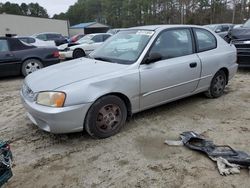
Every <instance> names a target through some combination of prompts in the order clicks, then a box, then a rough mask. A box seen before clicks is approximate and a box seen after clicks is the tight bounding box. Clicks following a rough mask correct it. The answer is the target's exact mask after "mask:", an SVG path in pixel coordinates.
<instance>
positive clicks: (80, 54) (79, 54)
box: [73, 49, 86, 59]
mask: <svg viewBox="0 0 250 188" xmlns="http://www.w3.org/2000/svg"><path fill="white" fill-rule="evenodd" d="M84 56H86V54H85V52H84V51H83V50H81V49H76V50H74V52H73V59H77V58H80V57H84Z"/></svg>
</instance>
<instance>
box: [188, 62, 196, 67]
mask: <svg viewBox="0 0 250 188" xmlns="http://www.w3.org/2000/svg"><path fill="white" fill-rule="evenodd" d="M189 66H190V68H195V67H197V63H196V62H194V63H190V64H189Z"/></svg>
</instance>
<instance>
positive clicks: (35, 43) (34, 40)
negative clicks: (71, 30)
mask: <svg viewBox="0 0 250 188" xmlns="http://www.w3.org/2000/svg"><path fill="white" fill-rule="evenodd" d="M16 38H18V39H19V40H21V41H22V42H25V43H27V44H31V45H33V46H37V47H46V46H47V47H55V46H56V44H55V42H54V41H43V40H40V39H38V38H35V37H26V36H17V37H16Z"/></svg>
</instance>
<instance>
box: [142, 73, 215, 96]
mask: <svg viewBox="0 0 250 188" xmlns="http://www.w3.org/2000/svg"><path fill="white" fill-rule="evenodd" d="M212 76H213V75H212V74H210V75H207V76H203V77H200V78H196V79H193V80H189V81H187V82H182V83H179V84H176V85H172V86H169V87H164V88H161V89H157V90H153V91H149V92H147V93H144V94H142V96H143V97H147V96H149V95H152V94H154V93H158V92H161V91H164V90H168V89H172V88H175V87H178V86H182V85H185V84H189V83H191V82H196V81H200V80H203V79H206V78H209V77H212Z"/></svg>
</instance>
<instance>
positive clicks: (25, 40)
mask: <svg viewBox="0 0 250 188" xmlns="http://www.w3.org/2000/svg"><path fill="white" fill-rule="evenodd" d="M18 39H19V40H21V41H23V42H25V43H29V39H28V38H18Z"/></svg>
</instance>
